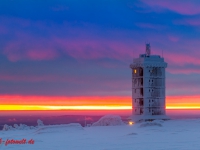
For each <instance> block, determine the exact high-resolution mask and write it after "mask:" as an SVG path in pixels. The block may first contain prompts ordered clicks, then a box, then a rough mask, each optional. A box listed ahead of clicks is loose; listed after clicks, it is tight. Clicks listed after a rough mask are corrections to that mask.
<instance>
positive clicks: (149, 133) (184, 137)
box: [0, 117, 200, 150]
mask: <svg viewBox="0 0 200 150" xmlns="http://www.w3.org/2000/svg"><path fill="white" fill-rule="evenodd" d="M103 118H105V117H103ZM112 118H113V117H112ZM160 125H161V126H160ZM199 125H200V119H185V120H183V119H181V120H168V121H162V120H155V121H152V122H138V123H135V124H133V125H119V126H118V125H116V126H95V127H82V126H81V125H80V124H77V123H72V124H63V125H43V126H36V127H35V128H34V129H28V130H21V129H14V130H7V131H0V139H2V140H4V141H6V140H7V139H14V140H22V139H26V140H27V141H28V140H30V139H33V140H34V144H31V145H30V144H20V145H14V144H10V145H7V146H5V144H0V149H2V150H4V149H5V150H7V149H9V150H45V149H51V150H68V149H69V150H199V149H200V142H199V139H200V128H199ZM18 126H20V125H18ZM12 127H13V126H12ZM16 127H17V126H16ZM13 128H14V127H13Z"/></svg>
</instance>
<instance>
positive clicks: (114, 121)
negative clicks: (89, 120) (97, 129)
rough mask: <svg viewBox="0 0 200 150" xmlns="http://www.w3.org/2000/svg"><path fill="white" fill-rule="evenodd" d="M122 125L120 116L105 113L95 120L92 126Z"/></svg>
mask: <svg viewBox="0 0 200 150" xmlns="http://www.w3.org/2000/svg"><path fill="white" fill-rule="evenodd" d="M117 125H124V122H123V121H122V119H121V117H120V116H117V115H105V116H103V117H101V118H100V119H99V120H98V121H97V122H95V123H93V124H92V126H117Z"/></svg>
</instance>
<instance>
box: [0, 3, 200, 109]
mask: <svg viewBox="0 0 200 150" xmlns="http://www.w3.org/2000/svg"><path fill="white" fill-rule="evenodd" d="M199 8H200V1H199V0H184V1H183V0H176V1H174V0H168V1H161V0H95V1H94V0H87V1H84V0H82V1H81V0H48V1H44V0H29V1H27V0H17V1H13V0H2V1H1V2H0V110H61V109H62V110H65V109H66V110H130V109H131V69H130V68H129V65H130V63H131V62H132V59H133V58H134V57H138V56H139V54H140V53H144V51H145V42H150V43H151V50H152V54H158V55H161V54H162V51H163V55H164V58H165V61H166V62H167V63H168V68H167V70H166V102H167V103H166V107H167V109H199V108H200V59H199V57H200V50H199V48H200V9H199Z"/></svg>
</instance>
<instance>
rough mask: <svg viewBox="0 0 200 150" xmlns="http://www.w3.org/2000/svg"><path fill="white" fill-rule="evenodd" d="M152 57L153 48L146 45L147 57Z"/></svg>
mask: <svg viewBox="0 0 200 150" xmlns="http://www.w3.org/2000/svg"><path fill="white" fill-rule="evenodd" d="M150 55H151V46H150V43H146V56H147V57H149V56H150Z"/></svg>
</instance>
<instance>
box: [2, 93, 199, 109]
mask: <svg viewBox="0 0 200 150" xmlns="http://www.w3.org/2000/svg"><path fill="white" fill-rule="evenodd" d="M131 105H132V102H131V97H130V96H101V97H100V96H99V97H98V96H87V97H86V96H82V97H81V96H80V97H58V96H57V97H56V96H10V95H0V110H131V109H132V106H131ZM166 109H200V96H168V97H166Z"/></svg>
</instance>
